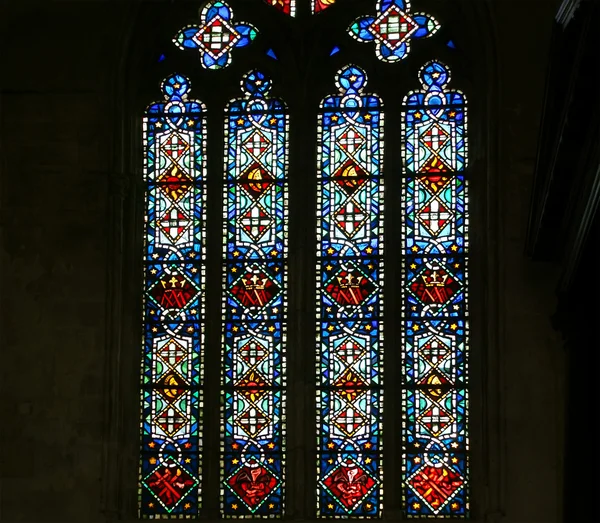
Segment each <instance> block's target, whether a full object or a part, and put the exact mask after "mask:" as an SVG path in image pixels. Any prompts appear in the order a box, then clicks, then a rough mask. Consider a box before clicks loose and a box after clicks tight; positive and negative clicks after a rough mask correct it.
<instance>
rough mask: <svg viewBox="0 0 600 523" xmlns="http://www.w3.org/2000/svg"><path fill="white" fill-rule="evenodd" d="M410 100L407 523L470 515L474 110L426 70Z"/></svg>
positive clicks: (436, 70) (441, 72)
mask: <svg viewBox="0 0 600 523" xmlns="http://www.w3.org/2000/svg"><path fill="white" fill-rule="evenodd" d="M420 79H421V83H422V89H421V90H419V91H413V92H411V93H409V94H408V96H406V98H405V99H404V113H403V129H402V135H403V156H404V166H405V167H404V168H405V178H404V181H403V183H404V185H403V205H404V212H403V220H404V221H403V228H402V230H403V232H402V242H403V250H404V267H403V272H402V279H403V286H402V289H403V333H404V341H403V345H402V346H403V349H404V350H403V416H404V419H403V422H402V427H403V464H402V470H403V484H404V491H403V499H404V506H405V510H406V511H407V514H408V515H409V516H424V517H426V516H448V517H450V516H451V517H459V516H467V515H468V510H469V503H468V496H467V494H468V493H467V489H468V454H467V453H468V445H469V444H468V433H467V414H468V410H467V407H468V398H467V381H468V380H467V348H468V324H467V314H468V310H467V300H466V296H467V259H466V255H467V245H468V243H467V242H468V230H467V226H468V213H467V192H466V180H465V176H464V169H465V167H466V158H467V137H466V125H467V112H466V100H465V97H464V95H463V94H462V93H460V92H459V91H453V90H450V89H448V88H447V87H446V86H447V84H448V82H449V81H450V72H449V70H448V69H447V68H446V67H445V66H444V65H443V64H441V63H440V62H436V61H433V62H429V63H428V64H426V65H425V66H424V67H423V68H422V69H421V71H420Z"/></svg>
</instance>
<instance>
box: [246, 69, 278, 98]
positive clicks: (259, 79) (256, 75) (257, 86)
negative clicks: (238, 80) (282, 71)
mask: <svg viewBox="0 0 600 523" xmlns="http://www.w3.org/2000/svg"><path fill="white" fill-rule="evenodd" d="M271 85H272V82H271V79H270V78H267V77H266V76H265V75H264V73H261V72H260V71H258V70H254V71H250V72H249V73H246V74H245V75H244V77H243V78H242V91H244V94H246V95H247V96H254V97H260V96H264V95H266V94H267V93H268V92H269V91H270V90H271Z"/></svg>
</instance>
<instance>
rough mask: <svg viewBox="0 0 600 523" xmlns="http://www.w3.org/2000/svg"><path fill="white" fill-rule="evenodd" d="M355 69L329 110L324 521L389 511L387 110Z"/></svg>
mask: <svg viewBox="0 0 600 523" xmlns="http://www.w3.org/2000/svg"><path fill="white" fill-rule="evenodd" d="M366 82H367V77H366V75H365V73H364V71H362V70H361V69H359V68H358V67H356V66H352V65H349V66H347V67H345V68H343V69H342V70H340V71H339V72H338V74H337V77H336V84H337V87H338V89H339V93H338V94H335V95H331V96H327V97H326V98H325V99H324V100H323V101H322V103H321V113H320V115H319V125H318V142H317V144H318V151H319V155H318V182H317V183H318V186H317V220H318V221H317V239H318V243H317V311H318V312H317V343H318V345H317V368H316V371H317V376H318V379H317V389H318V390H317V399H316V402H317V413H318V414H317V442H318V449H317V454H318V462H317V481H318V483H317V484H318V487H317V488H318V492H317V514H318V515H319V516H324V517H348V516H354V517H377V516H379V515H380V514H381V495H382V494H381V480H382V470H381V460H380V456H381V452H382V448H381V419H382V418H381V410H382V402H383V392H382V364H381V357H382V339H383V332H382V328H383V325H382V314H383V308H382V298H383V296H382V294H383V293H382V288H381V287H382V281H383V258H382V250H383V241H382V235H383V223H382V213H383V180H382V176H381V174H382V173H381V169H382V159H383V145H382V140H383V112H382V104H381V100H380V99H379V98H378V97H377V96H375V95H372V94H368V93H364V92H363V88H364V86H365V85H366Z"/></svg>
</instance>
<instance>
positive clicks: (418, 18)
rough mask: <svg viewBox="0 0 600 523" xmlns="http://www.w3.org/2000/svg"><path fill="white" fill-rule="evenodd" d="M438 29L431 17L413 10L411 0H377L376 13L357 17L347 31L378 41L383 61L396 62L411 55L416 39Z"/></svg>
mask: <svg viewBox="0 0 600 523" xmlns="http://www.w3.org/2000/svg"><path fill="white" fill-rule="evenodd" d="M439 28H440V25H439V24H438V22H437V21H436V20H435V18H433V17H432V16H429V15H427V14H425V13H411V12H410V2H409V0H378V2H377V8H376V14H375V15H373V16H371V15H367V16H361V17H360V18H357V19H356V20H355V21H354V22H353V23H352V24H351V25H350V27H349V28H348V32H349V33H350V35H351V36H352V37H354V38H355V39H356V40H358V41H359V42H375V52H376V54H377V58H379V59H380V60H382V61H384V62H397V61H398V60H402V59H403V58H405V57H406V56H407V55H408V53H409V52H410V41H411V40H412V39H413V38H426V37H428V36H431V35H433V34H434V33H436V32H437V30H438V29H439Z"/></svg>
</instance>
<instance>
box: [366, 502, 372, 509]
mask: <svg viewBox="0 0 600 523" xmlns="http://www.w3.org/2000/svg"><path fill="white" fill-rule="evenodd" d="M365 506H366V507H367V510H371V508H372V507H373V505H371V503H367V504H366V505H365Z"/></svg>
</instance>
